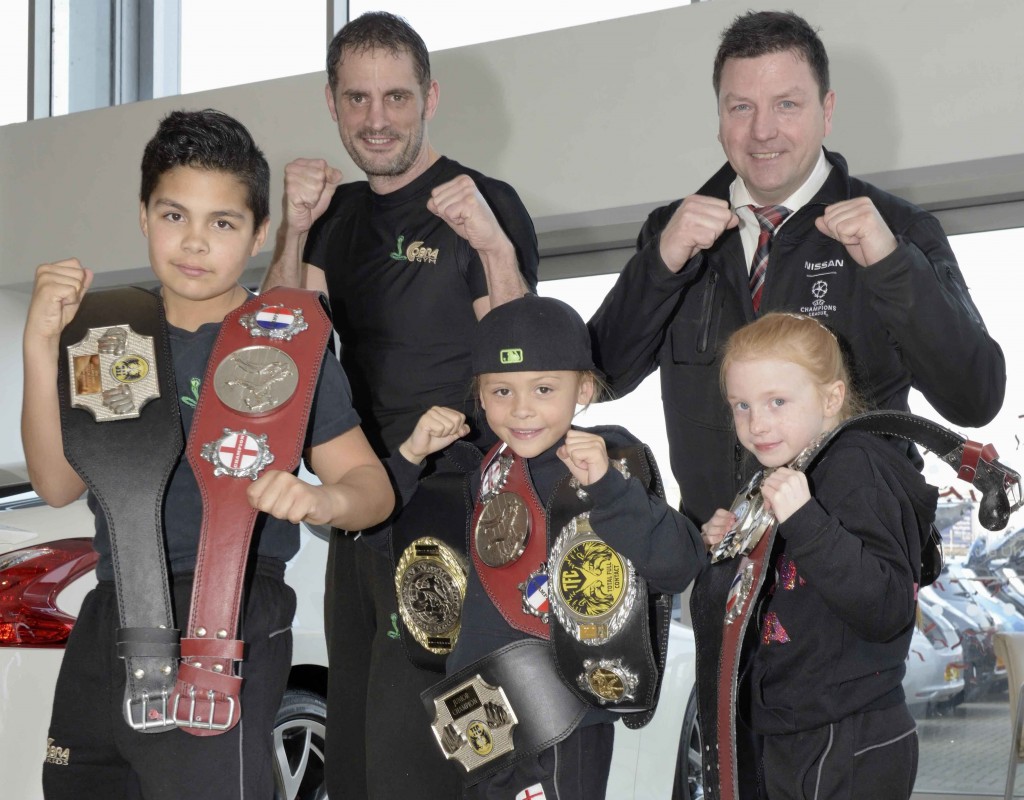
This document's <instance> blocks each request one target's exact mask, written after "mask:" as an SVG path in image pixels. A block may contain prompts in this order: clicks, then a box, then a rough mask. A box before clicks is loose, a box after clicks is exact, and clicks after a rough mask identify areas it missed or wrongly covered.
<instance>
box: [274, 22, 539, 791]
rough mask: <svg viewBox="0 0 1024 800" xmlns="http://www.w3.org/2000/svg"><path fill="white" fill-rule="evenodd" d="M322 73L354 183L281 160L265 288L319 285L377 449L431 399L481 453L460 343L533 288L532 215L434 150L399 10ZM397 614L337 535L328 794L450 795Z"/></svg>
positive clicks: (430, 675)
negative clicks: (280, 198)
mask: <svg viewBox="0 0 1024 800" xmlns="http://www.w3.org/2000/svg"><path fill="white" fill-rule="evenodd" d="M327 75H328V86H327V87H326V95H327V106H328V109H329V110H330V112H331V117H332V118H333V119H334V121H335V122H336V123H337V125H338V131H339V134H340V136H341V140H342V143H343V144H344V146H345V149H346V150H347V151H348V154H349V156H350V157H351V158H352V159H353V161H355V163H356V164H357V165H358V166H359V167H360V168H361V169H362V170H363V171H364V172H365V173H366V176H367V182H358V183H351V184H345V185H340V184H341V181H342V176H341V173H340V172H339V171H338V170H336V169H334V168H333V167H331V166H329V165H328V164H327V163H326V162H325V161H323V160H310V159H297V160H296V161H293V162H292V163H290V164H289V165H288V166H287V167H286V169H285V196H286V203H285V205H286V220H285V224H284V225H283V226H282V227H281V229H280V230H279V231H278V241H277V249H276V252H275V259H274V263H273V265H272V266H271V268H270V270H269V271H268V273H267V277H266V279H265V280H264V286H265V287H270V286H275V285H281V284H284V285H291V286H305V287H307V288H311V289H320V290H322V291H325V292H327V293H328V294H329V296H330V300H331V308H332V312H333V316H334V326H335V329H336V330H337V332H338V334H339V337H340V340H341V360H342V363H343V364H344V366H345V371H346V373H347V375H348V377H349V379H350V381H351V384H352V390H353V402H354V405H355V407H356V409H357V410H358V412H359V415H360V417H361V419H362V422H363V429H364V431H365V432H366V435H367V438H368V439H369V441H370V443H371V444H372V445H373V446H374V448H375V449H376V451H377V453H378V454H380V455H381V456H382V457H383V456H386V455H388V454H389V453H390V452H391V451H392V450H393V449H395V448H397V447H398V445H399V444H400V443H401V442H402V441H404V439H405V438H406V437H407V436H408V435H409V434H410V433H411V432H412V429H413V427H414V426H415V424H416V420H417V419H418V418H419V416H420V415H421V414H422V413H423V412H424V411H425V410H426V409H427V408H429V407H430V406H432V405H445V406H450V407H453V408H458V409H460V410H462V411H464V412H465V413H466V416H467V418H468V420H469V422H470V424H471V426H472V427H473V431H472V433H471V434H470V436H469V437H467V438H468V439H469V440H470V441H473V442H474V443H475V444H477V445H478V446H480V447H481V448H486V447H488V446H489V445H490V444H491V443H492V442H493V441H494V437H493V434H491V432H490V431H488V430H486V425H485V424H484V423H483V422H482V420H481V421H480V422H479V424H477V423H476V422H475V419H476V414H475V411H474V408H473V401H472V399H471V394H470V391H469V384H470V379H471V370H470V343H471V341H472V336H473V331H474V328H475V325H476V321H477V320H478V319H479V318H480V317H482V316H483V315H484V314H486V313H487V311H489V310H490V308H492V307H494V306H497V305H500V304H501V303H504V302H507V301H508V300H512V299H515V298H516V297H519V296H521V295H522V294H523V293H524V292H526V291H530V290H533V289H534V288H535V287H536V280H537V262H538V254H537V240H536V234H535V233H534V229H533V223H532V222H531V220H530V217H529V214H528V213H527V211H526V209H525V208H524V206H523V204H522V203H521V201H520V200H519V198H518V196H517V195H516V193H515V191H514V190H513V189H512V188H511V187H510V186H508V185H507V184H505V183H502V182H500V181H496V180H493V179H490V178H487V177H485V176H484V175H481V174H480V173H478V172H475V171H473V170H469V169H466V168H465V167H462V166H461V165H459V164H458V163H456V162H455V161H452V160H450V159H448V158H445V157H443V156H441V155H439V154H438V153H437V151H436V150H434V148H433V147H431V145H430V143H429V141H428V137H427V122H428V121H429V120H430V119H431V118H432V117H433V115H434V112H435V110H436V108H437V101H438V85H437V82H436V81H434V80H432V79H431V78H430V63H429V57H428V54H427V51H426V47H425V46H424V44H423V41H422V39H420V37H419V36H418V35H417V34H416V32H415V31H413V30H412V28H410V27H409V26H408V24H407V23H405V21H404V20H401V19H400V18H398V17H395V16H393V15H391V14H387V13H370V14H364V15H363V16H361V17H359V18H358V19H356V20H354V21H352V22H350V23H349V24H347V25H346V26H345V27H344V28H342V29H341V31H339V33H338V34H337V35H336V36H335V38H334V40H333V41H332V42H331V45H330V47H329V49H328V55H327ZM427 471H428V472H429V471H430V466H428V470H427ZM397 611H398V609H397V603H396V599H395V589H394V569H393V566H392V564H391V562H390V560H389V559H388V557H387V556H384V555H381V554H379V553H377V552H376V551H374V550H372V549H371V548H370V547H369V546H367V545H366V544H365V543H364V542H363V541H362V540H361V539H358V538H356V539H353V538H350V537H349V536H347V535H346V534H344V533H340V532H337V533H335V534H334V535H333V536H332V538H331V549H330V556H329V561H328V565H327V586H326V597H325V618H326V626H327V638H328V649H329V654H330V681H329V689H328V726H327V756H326V765H327V766H326V783H327V790H328V793H329V794H330V796H331V797H332V798H334V797H336V798H342V799H344V798H348V797H352V798H368V799H369V800H375V799H376V798H396V797H425V798H435V797H437V798H452V797H460V796H461V794H462V791H461V781H460V779H459V776H458V774H457V773H456V772H455V770H454V769H452V768H451V766H449V765H448V764H447V763H446V762H445V760H444V758H443V757H442V756H441V752H440V749H439V748H438V747H437V744H436V742H435V741H434V739H433V736H432V734H431V731H430V729H429V724H428V723H429V720H428V719H427V718H426V716H425V714H424V713H423V710H422V706H421V704H420V701H419V693H420V691H422V690H423V689H425V688H427V687H428V686H431V685H433V684H434V683H436V682H437V681H438V680H439V679H440V678H441V677H442V676H441V675H439V674H438V673H435V672H428V671H425V670H420V669H417V668H416V667H414V666H413V665H412V664H411V663H410V662H409V660H408V659H407V658H406V656H405V654H404V652H403V649H402V643H401V641H400V636H401V634H400V630H399V628H400V626H401V625H402V624H403V623H402V621H401V619H400V618H399V615H398V613H397Z"/></svg>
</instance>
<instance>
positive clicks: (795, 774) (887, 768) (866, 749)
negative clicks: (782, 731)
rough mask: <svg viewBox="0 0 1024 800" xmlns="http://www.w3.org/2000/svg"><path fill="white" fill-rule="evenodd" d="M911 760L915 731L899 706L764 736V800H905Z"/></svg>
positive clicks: (906, 712) (912, 768) (911, 779)
mask: <svg viewBox="0 0 1024 800" xmlns="http://www.w3.org/2000/svg"><path fill="white" fill-rule="evenodd" d="M917 757H918V741H917V726H916V723H915V722H914V718H913V717H912V716H911V715H910V711H909V710H908V709H907V707H906V705H904V704H902V703H901V704H900V705H897V706H893V707H891V708H883V709H881V710H877V711H865V712H862V713H860V714H853V715H851V716H849V717H846V718H845V719H843V720H840V721H839V722H836V723H833V724H831V725H826V726H824V727H821V728H815V729H813V730H809V731H801V732H800V733H791V734H786V735H782V736H765V737H764V761H763V764H764V780H765V787H766V789H767V792H768V797H769V798H770V800H790V798H792V800H859V799H860V798H866V797H870V798H871V799H872V800H907V798H909V797H910V793H911V792H912V791H913V789H914V779H915V778H916V777H917Z"/></svg>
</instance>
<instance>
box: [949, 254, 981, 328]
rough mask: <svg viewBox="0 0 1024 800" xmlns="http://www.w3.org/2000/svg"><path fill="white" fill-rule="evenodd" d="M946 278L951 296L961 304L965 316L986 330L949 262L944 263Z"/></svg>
mask: <svg viewBox="0 0 1024 800" xmlns="http://www.w3.org/2000/svg"><path fill="white" fill-rule="evenodd" d="M946 280H947V281H948V282H949V288H950V291H951V292H952V294H953V296H954V297H955V298H956V299H957V300H958V301H959V303H960V305H961V306H963V309H964V311H966V312H967V316H968V317H970V318H971V321H972V322H974V323H975V324H977V325H980V326H981V328H982V330H987V329H986V328H985V323H984V321H983V320H982V319H981V317H980V316H979V315H978V311H977V309H976V308H975V307H974V304H973V303H972V302H971V299H970V295H969V294H968V293H967V292H965V291H964V289H963V287H962V286H961V284H960V281H958V280H957V279H956V272H955V271H954V269H953V267H951V266H950V265H949V264H946Z"/></svg>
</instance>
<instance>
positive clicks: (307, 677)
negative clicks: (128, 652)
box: [0, 484, 703, 800]
mask: <svg viewBox="0 0 1024 800" xmlns="http://www.w3.org/2000/svg"><path fill="white" fill-rule="evenodd" d="M92 533H93V524H92V516H91V514H90V512H89V510H88V508H87V507H86V504H85V500H84V499H82V500H78V501H76V502H75V503H72V504H71V505H69V506H67V507H65V508H60V509H55V508H49V507H47V506H45V505H44V504H43V503H42V502H41V501H40V500H39V499H38V498H37V497H36V495H35V493H34V492H32V491H31V488H30V487H29V486H28V485H27V484H21V485H18V486H13V487H12V486H8V487H7V488H6V489H3V488H0V752H2V753H3V754H4V761H5V763H7V764H8V765H17V768H16V769H6V770H5V771H4V784H5V786H4V794H3V796H4V797H11V798H18V800H39V798H42V785H41V773H42V765H43V758H44V750H45V747H46V732H47V728H48V725H49V718H50V708H51V705H52V703H53V689H54V685H55V683H56V680H57V672H58V670H59V669H60V661H61V657H62V656H63V653H64V650H63V646H64V642H65V641H66V639H67V634H68V633H69V632H70V630H71V627H72V625H73V624H74V619H75V614H77V612H78V609H79V607H80V605H81V602H82V599H83V598H84V596H85V594H86V593H87V592H88V591H89V590H90V589H91V588H92V587H93V586H94V585H95V583H96V579H95V572H94V567H95V563H96V557H95V554H94V552H93V550H92V547H91V541H90V540H91V537H92ZM326 536H327V531H325V530H314V529H312V528H307V527H305V526H303V529H302V544H301V547H300V550H299V552H298V554H297V555H296V556H295V558H293V559H292V560H291V562H289V564H288V569H287V572H286V573H285V578H286V580H287V581H288V583H289V585H291V587H292V588H293V589H294V590H295V593H296V595H297V597H298V606H297V609H296V612H295V620H294V622H293V635H294V642H295V644H294V653H293V658H292V670H291V674H290V677H289V685H288V690H287V692H286V693H285V696H284V700H283V702H282V704H281V708H280V710H279V712H278V718H277V722H276V725H275V728H274V745H275V751H276V760H275V766H276V773H277V797H278V798H286V799H287V800H323V798H326V792H325V790H324V787H323V758H324V723H325V720H326V703H325V701H324V697H325V696H326V689H327V648H326V644H325V642H324V635H323V577H324V564H325V563H326V560H327V558H326V557H327V543H326ZM694 664H695V658H694V644H693V634H692V631H691V630H690V629H689V628H688V627H686V626H685V625H683V624H681V623H680V622H679V621H677V620H674V621H673V623H672V625H671V629H670V646H669V657H668V665H667V668H666V674H665V681H664V686H663V689H662V694H661V703H660V705H659V707H658V712H657V713H656V714H655V716H654V719H653V720H652V721H651V723H650V724H649V725H647V726H646V727H644V728H642V729H640V730H638V731H633V730H630V729H628V728H626V727H625V726H623V725H618V726H616V730H615V752H614V759H613V764H612V773H611V777H610V781H609V788H608V796H609V797H616V798H634V800H653V799H655V798H658V799H660V798H668V797H672V798H673V800H696V798H700V797H703V792H702V790H701V785H700V734H699V731H698V730H697V723H696V713H695V707H694V703H693V698H692V690H693V683H694ZM684 721H685V723H686V731H685V735H683V736H682V737H681V736H680V731H682V730H683V727H684ZM424 724H426V720H424ZM680 754H681V755H682V757H681V758H678V763H677V757H678V756H680Z"/></svg>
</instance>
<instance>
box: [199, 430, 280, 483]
mask: <svg viewBox="0 0 1024 800" xmlns="http://www.w3.org/2000/svg"><path fill="white" fill-rule="evenodd" d="M200 455H201V456H202V457H203V458H204V459H205V460H206V461H209V462H210V463H211V464H213V475H214V477H215V478H216V477H220V476H221V475H230V476H231V477H233V478H249V479H250V480H256V478H257V477H259V473H260V470H262V469H263V468H264V467H265V466H267V464H270V463H271V462H272V461H273V460H274V454H273V453H271V452H270V447H269V446H268V445H267V435H266V434H265V433H263V434H258V435H257V434H253V433H249V431H247V430H241V431H232V430H229V429H227V428H225V429H224V435H223V436H222V437H221V438H219V439H217V440H216V441H213V442H207V443H206V444H204V445H203V449H202V451H201V452H200Z"/></svg>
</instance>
